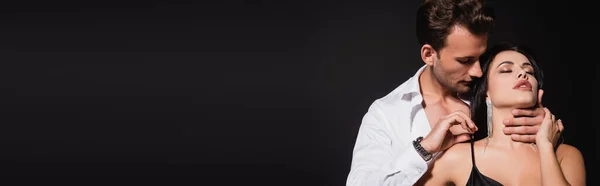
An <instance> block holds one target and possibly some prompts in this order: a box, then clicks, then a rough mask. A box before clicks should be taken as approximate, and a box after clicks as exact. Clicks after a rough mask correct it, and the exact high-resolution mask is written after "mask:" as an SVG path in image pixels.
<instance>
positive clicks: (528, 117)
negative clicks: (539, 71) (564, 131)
mask: <svg viewBox="0 0 600 186" xmlns="http://www.w3.org/2000/svg"><path fill="white" fill-rule="evenodd" d="M543 94H544V90H542V89H540V90H539V92H538V103H537V105H536V107H534V108H533V109H514V110H513V111H512V114H513V116H514V118H509V119H505V120H504V125H505V126H506V127H505V128H504V131H503V132H504V134H506V135H510V136H511V138H512V140H513V141H518V142H524V143H535V142H536V134H537V133H538V130H539V128H540V126H541V124H542V121H543V120H544V117H545V115H546V112H545V111H544V106H543V105H542V96H543ZM548 113H549V114H551V113H550V112H549V111H548ZM551 122H552V123H557V122H558V124H560V125H561V126H562V121H560V120H558V121H556V118H554V117H551ZM559 137H560V136H556V137H555V139H553V140H552V141H553V145H556V141H558V138H559Z"/></svg>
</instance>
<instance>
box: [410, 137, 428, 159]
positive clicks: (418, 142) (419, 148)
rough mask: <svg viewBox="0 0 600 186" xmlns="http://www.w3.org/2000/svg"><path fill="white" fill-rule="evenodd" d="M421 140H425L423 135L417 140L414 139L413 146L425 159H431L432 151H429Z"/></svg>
mask: <svg viewBox="0 0 600 186" xmlns="http://www.w3.org/2000/svg"><path fill="white" fill-rule="evenodd" d="M421 140H423V136H419V137H418V138H417V139H416V140H415V141H413V146H414V147H415V150H417V152H418V153H419V155H421V157H422V158H423V159H424V160H425V161H429V160H431V153H429V152H427V151H426V150H425V148H423V146H421Z"/></svg>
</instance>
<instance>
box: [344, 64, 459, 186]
mask: <svg viewBox="0 0 600 186" xmlns="http://www.w3.org/2000/svg"><path fill="white" fill-rule="evenodd" d="M425 67H426V65H424V66H423V67H421V68H420V69H419V70H418V71H417V73H416V74H415V75H414V76H413V77H411V78H410V79H408V80H407V81H405V82H404V83H402V84H401V85H400V86H398V87H397V88H396V89H394V90H393V91H392V92H390V93H389V94H387V95H386V96H384V97H382V98H379V99H377V100H375V101H374V102H373V103H372V104H371V106H370V107H369V109H368V111H367V113H366V114H365V115H364V117H363V120H362V123H361V126H360V128H359V131H358V136H357V139H356V143H355V145H354V151H353V155H352V165H351V168H350V173H349V175H348V179H347V180H346V185H348V186H358V185H360V186H363V185H364V186H367V185H368V186H377V185H413V184H415V183H416V182H417V181H418V180H419V178H421V176H423V174H424V173H425V172H426V171H427V169H428V163H430V162H432V161H433V160H434V159H435V158H436V157H437V155H439V153H434V154H433V158H432V160H430V161H429V162H425V160H423V158H421V156H420V155H419V154H418V153H417V151H416V150H415V148H414V146H413V144H412V142H413V141H414V140H415V139H417V137H419V136H423V137H425V136H426V135H427V134H428V133H429V132H430V131H431V126H430V125H429V121H428V120H427V116H426V115H425V110H424V108H423V106H422V104H421V102H422V101H423V96H422V95H421V92H420V85H419V75H420V74H421V73H422V72H423V70H424V69H425ZM463 101H464V100H463Z"/></svg>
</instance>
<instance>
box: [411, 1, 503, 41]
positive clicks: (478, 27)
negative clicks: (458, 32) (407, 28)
mask: <svg viewBox="0 0 600 186" xmlns="http://www.w3.org/2000/svg"><path fill="white" fill-rule="evenodd" d="M455 25H460V26H463V27H465V28H467V29H468V30H469V32H471V33H472V34H474V35H483V34H487V33H491V31H492V28H493V27H494V12H493V9H492V8H491V7H486V6H485V5H484V0H424V1H423V3H422V4H421V6H419V9H418V10H417V39H418V40H419V44H420V45H421V46H422V45H424V44H429V45H431V46H432V47H433V49H434V50H436V51H439V50H440V49H441V48H443V47H444V46H445V45H446V38H447V37H448V34H449V33H450V31H451V29H452V27H453V26H455Z"/></svg>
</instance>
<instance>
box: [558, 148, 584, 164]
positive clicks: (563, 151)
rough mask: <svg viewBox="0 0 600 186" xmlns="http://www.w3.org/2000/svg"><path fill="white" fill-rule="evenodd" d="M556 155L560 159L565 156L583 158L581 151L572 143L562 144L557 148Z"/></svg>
mask: <svg viewBox="0 0 600 186" xmlns="http://www.w3.org/2000/svg"><path fill="white" fill-rule="evenodd" d="M556 156H557V157H558V159H559V161H561V160H562V159H564V158H582V155H581V151H579V149H577V147H574V146H572V145H568V144H560V145H558V148H557V149H556Z"/></svg>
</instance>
